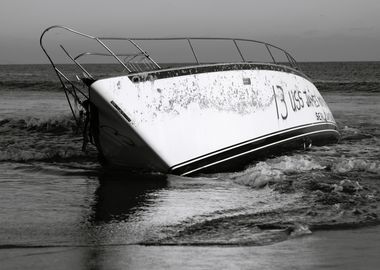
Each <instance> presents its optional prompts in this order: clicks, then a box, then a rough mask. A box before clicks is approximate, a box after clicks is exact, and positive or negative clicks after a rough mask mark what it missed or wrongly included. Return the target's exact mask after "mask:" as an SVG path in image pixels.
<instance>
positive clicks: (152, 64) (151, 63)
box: [40, 25, 299, 77]
mask: <svg viewBox="0 0 380 270" xmlns="http://www.w3.org/2000/svg"><path fill="white" fill-rule="evenodd" d="M56 28H58V29H64V30H66V31H68V32H71V33H73V34H76V35H79V36H82V37H84V38H88V39H92V40H94V41H96V42H97V43H99V44H100V45H101V46H102V47H103V48H104V49H105V50H106V51H107V53H90V52H86V53H82V54H79V55H77V56H75V57H72V56H71V55H70V54H69V52H68V51H67V50H66V49H65V48H64V47H63V46H62V45H60V46H61V48H62V49H63V50H64V52H65V54H66V55H67V56H68V57H69V58H70V59H71V60H72V61H73V62H74V63H75V64H76V65H77V66H78V67H79V68H80V69H81V70H82V71H83V72H84V73H85V74H87V75H88V76H89V77H92V75H91V74H90V73H89V72H88V71H87V70H86V69H85V68H84V67H83V66H82V65H81V64H80V63H79V62H77V60H78V59H79V58H80V57H82V56H84V55H98V56H99V55H103V56H112V57H113V58H114V59H116V61H117V62H119V63H120V64H121V65H122V66H123V67H124V69H125V70H127V71H128V73H132V72H139V71H149V70H155V69H161V66H160V65H159V64H158V63H157V62H156V61H155V60H154V59H153V58H152V57H151V56H150V55H149V54H148V53H147V52H146V51H145V50H144V49H143V48H141V46H140V45H139V44H138V42H139V41H157V40H159V41H174V40H184V41H187V43H188V44H189V47H190V49H191V52H192V55H193V57H194V60H195V62H196V63H197V64H198V65H199V64H201V63H200V61H199V56H198V55H197V51H196V49H195V48H194V45H193V43H192V41H196V40H218V41H221V40H230V41H232V42H233V43H234V45H235V48H236V50H237V52H238V55H239V56H240V58H241V60H242V61H243V62H248V61H247V60H246V58H245V57H244V55H243V53H242V50H241V48H240V47H239V44H238V42H251V43H255V44H262V45H264V46H265V48H266V50H267V51H268V54H269V56H270V58H271V59H272V62H273V63H274V64H278V63H279V61H276V58H275V57H274V55H273V53H272V51H271V49H273V48H274V49H277V50H280V51H281V52H282V53H283V54H284V56H286V59H287V62H288V64H289V65H290V66H291V67H292V68H295V69H299V67H298V65H297V62H296V60H295V59H294V58H293V57H292V56H291V55H290V54H289V53H288V52H287V51H285V50H284V49H282V48H280V47H277V46H275V45H272V44H269V43H267V42H263V41H258V40H252V39H243V38H220V37H167V38H126V37H95V36H91V35H88V34H85V33H82V32H79V31H76V30H74V29H71V28H69V27H66V26H61V25H54V26H51V27H49V28H47V29H45V30H44V31H43V33H42V35H41V37H40V46H41V48H42V50H43V51H44V53H45V54H46V56H47V57H48V59H49V61H50V63H51V64H52V65H53V67H54V68H56V65H55V64H54V62H53V60H52V58H51V56H50V55H49V54H48V52H47V50H46V48H45V46H44V43H43V38H44V36H45V34H46V33H47V32H48V31H50V30H51V29H56ZM116 40H119V41H129V42H130V43H131V44H132V45H133V46H134V47H135V48H137V49H138V51H139V52H140V53H138V54H115V53H114V52H113V51H112V50H111V48H110V47H108V46H107V45H106V44H105V43H104V41H116ZM139 55H143V56H144V58H142V60H147V63H145V68H143V67H141V65H140V64H139V63H137V64H132V63H130V66H131V67H128V66H127V63H128V62H130V61H131V60H132V59H135V58H136V57H137V56H139ZM119 56H126V58H127V57H133V58H132V59H129V61H128V62H127V63H126V62H125V61H122V60H121V59H120V58H119ZM126 58H125V59H126Z"/></svg>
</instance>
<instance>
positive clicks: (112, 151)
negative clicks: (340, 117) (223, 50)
mask: <svg viewBox="0 0 380 270" xmlns="http://www.w3.org/2000/svg"><path fill="white" fill-rule="evenodd" d="M238 65H239V64H236V66H234V65H232V64H224V65H212V66H211V65H209V66H198V67H196V68H195V67H188V68H185V69H173V70H169V71H160V72H151V73H143V74H138V75H135V76H121V77H115V78H108V79H102V80H97V81H95V82H94V83H93V84H92V85H91V87H90V102H91V103H93V104H94V105H95V107H96V108H97V111H98V114H97V118H98V119H96V126H97V132H96V133H97V135H96V136H97V138H96V139H97V146H98V148H99V150H100V152H101V153H102V155H103V156H104V158H105V160H106V161H107V163H108V164H110V165H113V166H118V167H126V168H133V169H144V170H153V171H161V172H173V173H178V174H189V173H196V172H201V171H207V170H209V169H210V170H212V169H213V168H214V167H217V166H218V165H223V166H225V167H229V166H228V165H229V164H234V163H239V162H240V160H241V159H242V158H245V159H248V160H249V159H251V158H254V157H255V156H256V154H257V156H259V155H262V154H263V152H266V151H267V150H269V149H276V148H278V146H280V145H281V146H284V145H285V146H286V145H289V146H290V145H291V143H292V142H297V144H298V145H301V143H302V142H304V143H305V144H309V143H310V141H312V142H313V143H315V142H316V143H326V142H332V141H337V140H338V138H339V133H338V131H337V127H336V124H335V121H334V118H333V116H332V114H331V112H330V110H329V108H328V106H327V105H326V103H325V101H324V100H323V98H322V96H321V95H320V93H319V92H318V90H317V88H316V87H315V86H314V85H313V84H312V83H311V82H310V81H309V80H308V79H307V78H305V77H304V76H302V74H301V73H297V71H295V70H292V69H290V68H285V67H281V66H277V65H270V64H266V65H260V64H259V65H254V64H244V65H243V64H242V65H241V66H240V67H238ZM132 81H133V82H132ZM292 147H293V146H292ZM295 147H296V146H295Z"/></svg>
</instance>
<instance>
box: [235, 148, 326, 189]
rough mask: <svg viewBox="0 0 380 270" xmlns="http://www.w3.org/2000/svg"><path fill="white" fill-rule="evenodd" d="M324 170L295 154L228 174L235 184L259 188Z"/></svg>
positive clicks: (311, 160)
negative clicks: (298, 175)
mask: <svg viewBox="0 0 380 270" xmlns="http://www.w3.org/2000/svg"><path fill="white" fill-rule="evenodd" d="M321 169H325V166H324V165H321V164H320V162H319V161H318V160H317V159H315V158H313V157H311V156H308V155H304V154H295V155H293V156H280V157H277V158H273V159H268V160H265V161H261V162H259V163H257V164H254V165H251V166H249V167H248V168H247V169H245V170H244V171H241V172H236V173H231V174H228V178H230V179H232V180H233V181H234V182H235V183H238V184H242V185H246V186H250V187H254V188H260V187H264V186H266V185H267V184H270V183H273V182H278V181H281V180H284V179H285V178H286V176H287V175H291V174H298V173H303V172H307V171H312V170H321Z"/></svg>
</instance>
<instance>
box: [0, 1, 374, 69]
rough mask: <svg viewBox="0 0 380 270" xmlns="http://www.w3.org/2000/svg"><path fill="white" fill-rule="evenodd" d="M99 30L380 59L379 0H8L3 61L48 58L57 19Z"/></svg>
mask: <svg viewBox="0 0 380 270" xmlns="http://www.w3.org/2000/svg"><path fill="white" fill-rule="evenodd" d="M56 24H61V25H66V26H69V27H72V28H74V29H77V30H79V31H82V32H86V33H89V34H91V35H97V36H117V35H119V36H128V37H131V36H140V37H141V36H155V37H160V36H165V37H169V36H221V37H240V38H251V39H256V40H264V41H267V42H270V43H273V44H275V45H279V46H280V47H283V48H285V49H287V50H288V51H289V52H291V53H292V54H293V55H294V56H295V58H296V59H297V60H298V61H366V60H367V61H368V60H370V61H371V60H377V61H379V60H380V1H379V0H360V1H359V0H265V1H264V0H260V1H256V0H229V1H225V0H219V1H218V0H186V1H183V0H134V1H128V0H124V1H122V0H106V1H96V0H91V1H90V0H60V1H56V0H50V1H48V0H23V1H22V0H1V4H0V64H22V63H47V59H46V58H45V56H44V55H43V54H42V51H41V49H40V47H39V36H40V34H41V32H42V31H43V29H45V28H46V27H48V26H50V25H56Z"/></svg>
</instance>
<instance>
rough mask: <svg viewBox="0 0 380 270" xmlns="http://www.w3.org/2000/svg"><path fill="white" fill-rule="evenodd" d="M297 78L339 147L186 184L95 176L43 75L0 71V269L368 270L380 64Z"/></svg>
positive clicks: (378, 249) (55, 86) (320, 66)
mask: <svg viewBox="0 0 380 270" xmlns="http://www.w3.org/2000/svg"><path fill="white" fill-rule="evenodd" d="M301 66H302V68H303V70H304V71H305V73H306V74H308V75H309V76H310V78H311V79H312V80H313V81H314V82H315V84H316V86H317V87H318V89H319V90H320V91H321V93H322V95H323V97H324V98H325V100H326V101H327V103H328V104H329V106H330V109H331V110H332V112H333V115H334V117H335V119H336V121H337V123H338V125H339V127H340V131H341V134H342V140H341V142H340V143H338V144H335V145H329V146H324V147H312V148H311V149H310V150H308V151H299V152H294V153H291V154H287V155H283V156H277V157H275V158H271V159H267V160H263V161H260V162H256V163H252V164H250V165H248V166H247V167H246V168H245V169H244V170H242V171H238V172H231V173H220V174H212V175H200V176H196V177H179V176H174V175H163V174H158V173H152V174H143V173H136V172H135V173H132V172H131V173H123V174H114V173H112V172H109V171H105V170H104V169H103V168H102V167H101V166H100V165H99V163H98V161H97V154H96V150H95V149H94V148H91V147H90V148H89V149H88V151H87V152H86V153H84V152H82V151H81V148H82V136H81V134H80V132H78V130H77V128H76V127H75V123H74V121H73V119H72V117H71V113H70V110H69V107H68V106H67V103H66V99H65V96H64V94H63V92H62V91H61V90H60V85H59V83H58V81H57V79H56V77H55V74H54V73H53V71H52V69H51V67H50V66H48V65H10V66H0V205H1V208H0V266H1V267H0V269H25V268H28V269H41V268H48V269H50V268H51V269H87V268H88V269H120V268H130V269H148V268H150V269H152V268H154V269H196V268H198V269H219V268H231V269H251V268H253V267H260V268H265V269H278V268H279V267H280V268H282V269H297V268H298V269H322V268H334V269H378V267H379V265H380V258H379V256H378V254H379V253H380V241H379V240H380V238H379V237H380V227H379V226H378V224H379V217H380V210H379V209H380V208H379V206H380V63H379V62H363V63H359V62H355V63H302V64H301ZM95 71H97V72H99V74H102V73H104V72H106V71H105V67H104V66H102V67H99V69H98V70H95Z"/></svg>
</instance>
